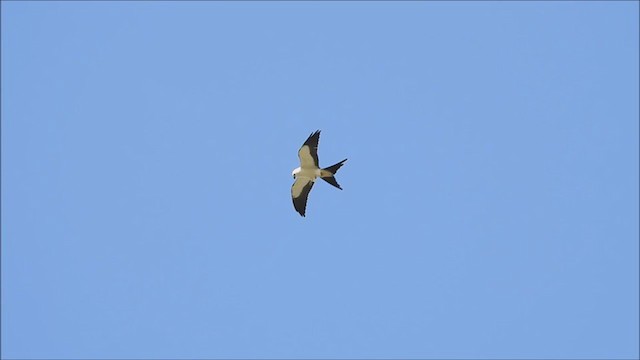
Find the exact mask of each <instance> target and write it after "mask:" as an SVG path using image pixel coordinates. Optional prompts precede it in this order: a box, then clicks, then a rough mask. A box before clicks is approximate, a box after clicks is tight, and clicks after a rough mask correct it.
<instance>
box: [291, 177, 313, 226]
mask: <svg viewBox="0 0 640 360" xmlns="http://www.w3.org/2000/svg"><path fill="white" fill-rule="evenodd" d="M312 187H313V180H312V179H309V178H305V177H298V178H296V181H295V182H294V183H293V185H292V186H291V198H292V199H293V207H294V208H295V209H296V211H297V212H298V213H299V214H300V215H302V216H305V215H304V213H305V210H306V208H307V198H308V197H309V192H311V188H312Z"/></svg>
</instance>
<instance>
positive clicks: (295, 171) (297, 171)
mask: <svg viewBox="0 0 640 360" xmlns="http://www.w3.org/2000/svg"><path fill="white" fill-rule="evenodd" d="M299 172H300V168H295V169H294V170H293V172H292V173H291V176H293V178H294V179H295V178H296V175H298V173H299Z"/></svg>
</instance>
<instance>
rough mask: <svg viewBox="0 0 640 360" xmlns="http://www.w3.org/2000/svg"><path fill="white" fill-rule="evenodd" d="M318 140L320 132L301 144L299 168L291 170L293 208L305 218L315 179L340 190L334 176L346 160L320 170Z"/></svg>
mask: <svg viewBox="0 0 640 360" xmlns="http://www.w3.org/2000/svg"><path fill="white" fill-rule="evenodd" d="M318 140H320V130H318V131H316V132H314V133H312V134H311V135H309V138H307V141H305V142H304V144H302V147H301V148H300V150H298V157H299V158H300V167H298V168H296V169H294V170H293V172H292V173H291V175H293V178H294V179H295V182H294V183H293V185H292V186H291V198H292V199H293V207H294V208H295V209H296V211H297V212H298V213H300V215H302V216H305V215H304V214H305V209H306V208H307V197H309V192H310V191H311V188H312V187H313V183H314V182H315V181H316V179H317V178H321V179H322V180H324V181H326V182H328V183H329V184H331V185H333V186H335V187H337V188H338V189H340V190H342V188H341V187H340V185H339V184H338V182H337V181H336V178H335V177H334V175H335V174H336V172H338V169H340V167H341V166H342V164H344V162H345V161H347V159H344V160H342V161H340V162H339V163H337V164H335V165H331V166H329V167H327V168H324V169H321V168H320V164H319V163H318Z"/></svg>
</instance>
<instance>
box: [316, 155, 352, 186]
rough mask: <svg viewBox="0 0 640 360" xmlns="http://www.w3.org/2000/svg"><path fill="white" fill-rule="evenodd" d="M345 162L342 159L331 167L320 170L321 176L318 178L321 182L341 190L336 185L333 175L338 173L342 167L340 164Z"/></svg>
mask: <svg viewBox="0 0 640 360" xmlns="http://www.w3.org/2000/svg"><path fill="white" fill-rule="evenodd" d="M345 161H347V159H344V160H342V161H340V162H339V163H337V164H335V165H331V166H329V167H326V168H324V169H322V171H321V172H320V175H321V176H320V177H321V178H322V180H324V181H326V182H328V183H329V184H331V185H333V186H335V187H337V188H338V189H340V190H342V188H341V187H340V184H338V182H337V181H336V178H335V177H334V175H335V174H336V173H337V172H338V169H340V168H341V167H342V164H344V162H345Z"/></svg>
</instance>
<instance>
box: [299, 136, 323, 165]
mask: <svg viewBox="0 0 640 360" xmlns="http://www.w3.org/2000/svg"><path fill="white" fill-rule="evenodd" d="M319 140H320V130H317V131H315V132H313V133H312V134H311V135H309V137H308V138H307V141H305V142H304V144H302V147H301V148H300V150H298V157H299V158H300V167H303V168H317V167H320V166H319V165H318V141H319Z"/></svg>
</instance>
